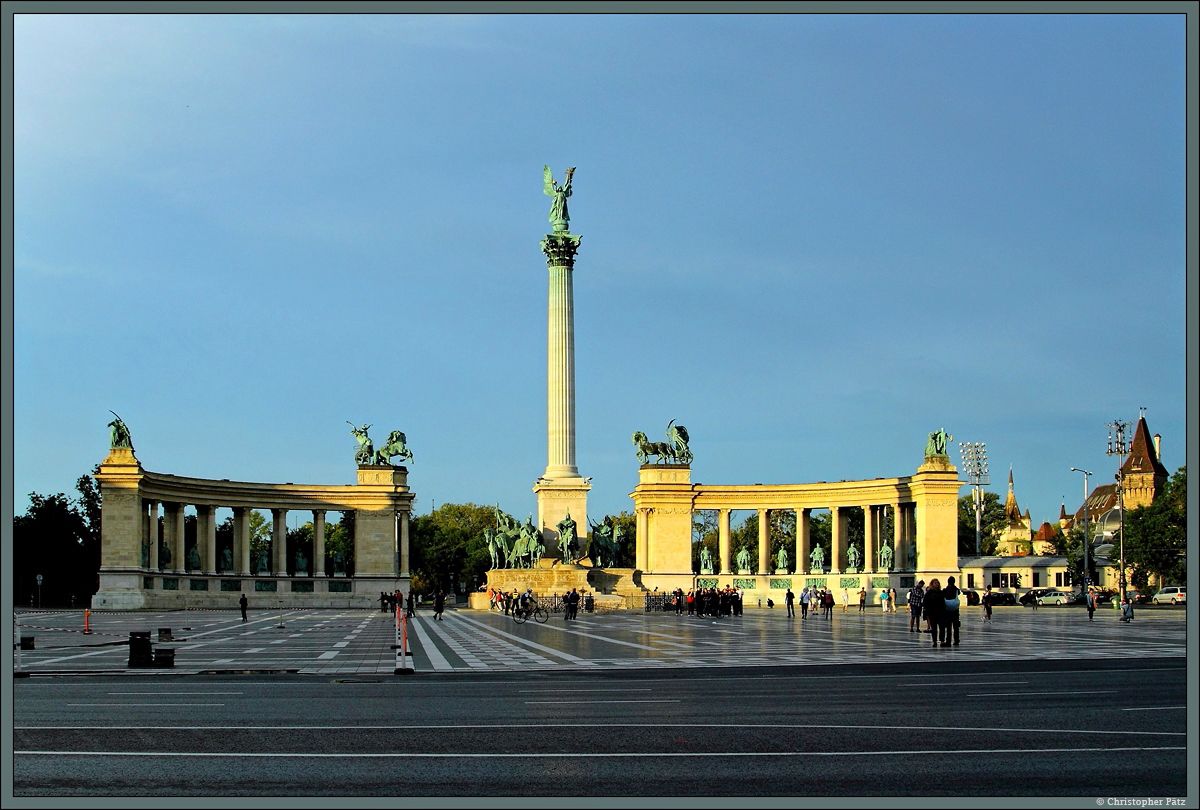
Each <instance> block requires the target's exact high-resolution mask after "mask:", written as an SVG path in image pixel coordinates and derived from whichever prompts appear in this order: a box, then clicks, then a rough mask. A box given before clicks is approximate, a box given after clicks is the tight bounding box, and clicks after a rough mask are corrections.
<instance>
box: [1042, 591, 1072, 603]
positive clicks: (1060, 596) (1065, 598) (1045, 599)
mask: <svg viewBox="0 0 1200 810" xmlns="http://www.w3.org/2000/svg"><path fill="white" fill-rule="evenodd" d="M1037 601H1038V604H1039V605H1070V604H1073V603H1074V602H1075V594H1073V593H1066V592H1064V591H1046V592H1045V593H1044V594H1042V595H1041V596H1039V597H1038V600H1037Z"/></svg>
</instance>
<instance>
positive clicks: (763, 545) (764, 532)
mask: <svg viewBox="0 0 1200 810" xmlns="http://www.w3.org/2000/svg"><path fill="white" fill-rule="evenodd" d="M770 559H771V513H770V511H769V510H767V509H759V510H758V568H757V569H755V570H756V573H759V574H769V573H771V562H770Z"/></svg>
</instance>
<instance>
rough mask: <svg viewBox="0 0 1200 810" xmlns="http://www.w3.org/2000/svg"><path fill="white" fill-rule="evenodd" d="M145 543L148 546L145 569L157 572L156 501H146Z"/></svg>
mask: <svg viewBox="0 0 1200 810" xmlns="http://www.w3.org/2000/svg"><path fill="white" fill-rule="evenodd" d="M146 542H147V543H148V544H149V546H150V554H149V562H148V563H147V567H148V568H149V569H150V570H151V571H157V570H158V501H146Z"/></svg>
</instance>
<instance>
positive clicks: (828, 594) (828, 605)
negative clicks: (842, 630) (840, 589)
mask: <svg viewBox="0 0 1200 810" xmlns="http://www.w3.org/2000/svg"><path fill="white" fill-rule="evenodd" d="M821 604H823V605H824V606H825V618H826V619H829V621H833V591H831V590H829V589H828V588H826V589H825V593H824V594H822V596H821Z"/></svg>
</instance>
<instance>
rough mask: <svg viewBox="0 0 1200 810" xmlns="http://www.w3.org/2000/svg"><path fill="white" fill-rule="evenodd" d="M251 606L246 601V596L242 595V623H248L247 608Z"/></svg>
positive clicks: (240, 600) (239, 604) (239, 602)
mask: <svg viewBox="0 0 1200 810" xmlns="http://www.w3.org/2000/svg"><path fill="white" fill-rule="evenodd" d="M249 605H250V602H249V601H248V600H247V599H246V594H242V598H241V599H239V600H238V607H240V608H241V609H242V621H243V622H244V621H248V620H247V619H246V608H247V607H248V606H249Z"/></svg>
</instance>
